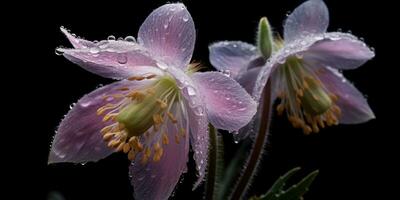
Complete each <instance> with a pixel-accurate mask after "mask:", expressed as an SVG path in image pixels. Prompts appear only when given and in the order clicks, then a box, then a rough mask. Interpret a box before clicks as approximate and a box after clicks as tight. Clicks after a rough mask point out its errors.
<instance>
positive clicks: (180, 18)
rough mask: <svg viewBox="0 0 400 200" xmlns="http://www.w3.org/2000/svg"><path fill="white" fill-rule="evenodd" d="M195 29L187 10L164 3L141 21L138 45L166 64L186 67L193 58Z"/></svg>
mask: <svg viewBox="0 0 400 200" xmlns="http://www.w3.org/2000/svg"><path fill="white" fill-rule="evenodd" d="M195 39H196V30H195V27H194V22H193V19H192V17H191V16H190V13H189V12H188V11H187V9H186V7H185V6H184V5H183V4H181V3H176V4H166V5H163V6H161V7H159V8H157V9H156V10H154V11H153V12H152V13H151V14H150V15H149V16H148V17H147V19H146V20H145V21H144V22H143V24H142V26H141V27H140V29H139V33H138V42H139V43H140V44H141V45H143V46H144V47H146V48H147V49H148V50H149V52H150V53H151V54H152V55H153V56H156V57H158V58H159V59H160V60H161V61H162V62H164V63H165V64H167V65H172V66H175V67H181V68H185V67H187V65H188V64H189V62H190V59H191V58H192V54H193V49H194V44H195Z"/></svg>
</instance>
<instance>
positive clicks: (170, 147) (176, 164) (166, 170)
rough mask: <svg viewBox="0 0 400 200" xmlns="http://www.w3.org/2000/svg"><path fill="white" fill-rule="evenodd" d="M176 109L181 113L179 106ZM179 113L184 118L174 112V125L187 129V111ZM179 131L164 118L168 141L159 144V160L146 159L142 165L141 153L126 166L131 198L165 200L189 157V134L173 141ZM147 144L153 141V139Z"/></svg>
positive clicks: (185, 167) (182, 171)
mask: <svg viewBox="0 0 400 200" xmlns="http://www.w3.org/2000/svg"><path fill="white" fill-rule="evenodd" d="M177 106H179V105H177ZM179 109H180V111H182V112H185V111H184V110H182V109H181V108H179ZM174 110H177V109H174ZM181 114H182V115H184V116H185V117H183V116H182V115H179V114H175V116H177V119H178V120H180V122H178V124H182V125H183V127H185V128H186V131H189V124H188V121H187V120H188V119H187V113H186V114H183V113H181ZM179 131H180V130H178V129H177V127H176V126H175V125H174V124H172V123H170V122H169V121H168V122H167V131H166V132H167V134H168V137H169V141H170V142H169V144H167V145H163V146H162V148H163V155H162V156H161V159H160V160H159V161H157V162H155V161H153V160H152V158H150V159H149V161H148V162H147V163H146V164H143V163H142V154H139V155H138V156H137V157H136V159H135V161H134V162H133V163H132V165H131V166H130V168H129V172H130V175H131V177H132V179H131V183H132V185H133V188H134V196H135V199H157V200H158V199H168V197H169V196H170V195H171V193H172V192H173V190H174V188H175V186H176V184H177V183H178V181H179V178H180V176H181V174H182V173H184V172H186V170H187V166H186V163H187V161H188V158H189V157H188V156H189V137H188V132H186V136H185V137H184V138H182V137H181V138H180V140H179V143H178V142H175V139H174V138H175V134H176V133H179ZM157 134H159V133H157ZM156 139H158V138H156ZM151 143H154V141H152V142H151ZM147 145H149V144H147ZM150 145H151V144H150Z"/></svg>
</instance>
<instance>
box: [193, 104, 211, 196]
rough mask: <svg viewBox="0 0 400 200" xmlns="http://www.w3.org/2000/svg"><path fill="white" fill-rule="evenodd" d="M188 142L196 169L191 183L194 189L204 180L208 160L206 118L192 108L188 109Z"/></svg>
mask: <svg viewBox="0 0 400 200" xmlns="http://www.w3.org/2000/svg"><path fill="white" fill-rule="evenodd" d="M189 120H190V143H191V144H192V149H193V150H194V155H193V157H194V160H195V162H196V169H197V181H196V182H195V184H194V185H193V190H194V189H196V188H197V187H198V186H199V185H200V183H201V182H202V181H203V180H204V177H205V175H206V168H207V162H208V144H209V143H208V142H209V133H208V119H207V115H204V114H203V115H199V114H198V113H196V111H195V110H194V109H189Z"/></svg>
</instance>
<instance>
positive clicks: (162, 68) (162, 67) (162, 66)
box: [157, 63, 168, 71]
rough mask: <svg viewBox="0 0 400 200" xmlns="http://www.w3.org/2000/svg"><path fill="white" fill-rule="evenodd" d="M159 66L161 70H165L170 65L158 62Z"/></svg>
mask: <svg viewBox="0 0 400 200" xmlns="http://www.w3.org/2000/svg"><path fill="white" fill-rule="evenodd" d="M157 66H158V68H160V69H161V70H164V71H165V70H167V69H168V66H167V65H165V64H160V63H158V64H157Z"/></svg>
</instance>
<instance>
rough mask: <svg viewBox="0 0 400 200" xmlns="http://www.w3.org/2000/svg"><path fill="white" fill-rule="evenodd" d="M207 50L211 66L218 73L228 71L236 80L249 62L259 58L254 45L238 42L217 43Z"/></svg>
mask: <svg viewBox="0 0 400 200" xmlns="http://www.w3.org/2000/svg"><path fill="white" fill-rule="evenodd" d="M208 49H209V51H210V62H211V64H212V65H213V66H214V67H215V68H216V69H218V70H220V71H225V70H229V71H230V74H231V77H232V78H236V77H237V76H238V75H239V72H240V71H241V70H243V69H246V68H247V67H248V65H249V63H250V61H251V60H253V59H254V58H255V57H257V56H260V55H259V53H258V52H257V48H256V47H255V46H254V45H251V44H248V43H245V42H240V41H232V42H217V43H214V44H212V45H210V46H209V47H208Z"/></svg>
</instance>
